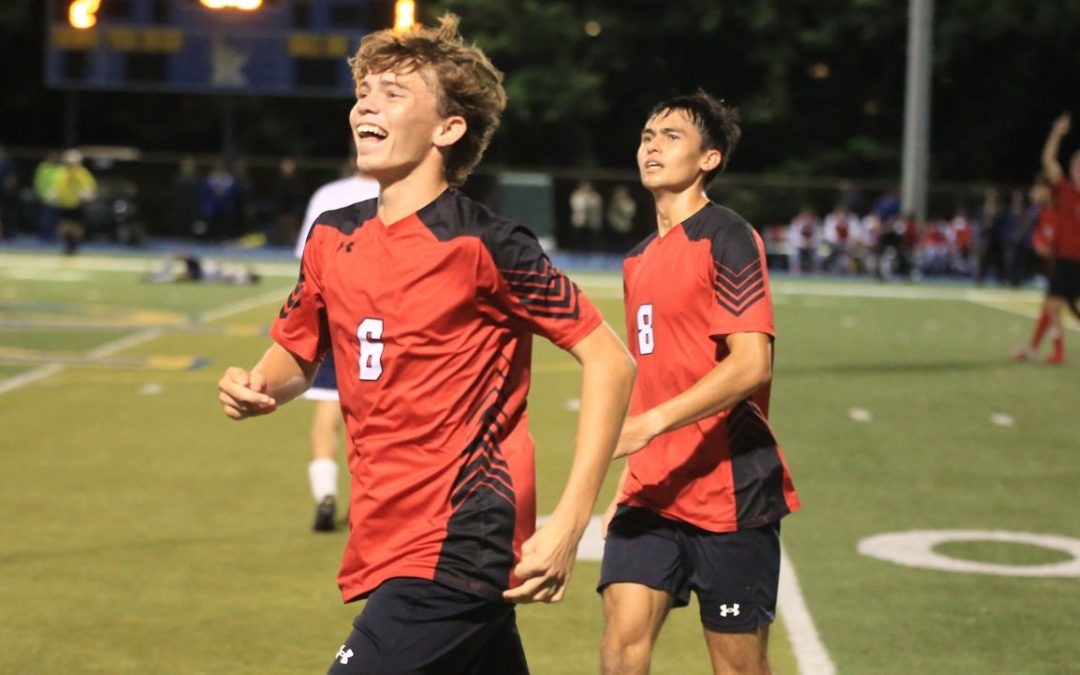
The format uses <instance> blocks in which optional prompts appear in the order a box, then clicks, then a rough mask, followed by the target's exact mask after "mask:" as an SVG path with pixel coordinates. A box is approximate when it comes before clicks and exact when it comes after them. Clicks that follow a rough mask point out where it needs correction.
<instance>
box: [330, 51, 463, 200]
mask: <svg viewBox="0 0 1080 675" xmlns="http://www.w3.org/2000/svg"><path fill="white" fill-rule="evenodd" d="M434 82H435V78H434V74H433V73H431V72H430V68H428V67H423V68H420V69H416V70H411V71H407V72H396V71H393V70H388V71H384V72H381V73H368V74H367V75H365V76H364V78H363V79H362V80H360V81H359V82H358V83H357V87H356V104H355V105H354V106H353V108H352V110H351V111H350V113H349V125H350V126H351V127H352V133H353V142H354V143H355V144H356V166H357V168H358V169H360V171H361V172H363V173H365V174H367V175H369V176H371V177H372V178H374V179H375V180H377V181H379V182H380V183H382V184H384V185H385V184H387V183H389V182H393V181H394V180H397V179H400V178H401V177H403V176H406V175H408V174H409V173H411V172H412V171H414V170H415V169H416V168H417V167H421V166H424V167H429V168H432V169H433V170H434V169H436V168H437V169H438V170H440V171H441V167H442V162H443V158H442V155H441V152H440V149H441V148H443V147H448V146H449V145H450V144H452V143H453V142H454V141H455V140H457V138H460V135H461V133H463V131H464V129H463V128H462V129H458V130H457V132H458V133H456V134H455V133H453V132H454V130H455V127H456V126H457V125H461V126H462V127H463V125H464V120H462V119H461V118H460V117H447V118H444V117H442V116H440V115H439V112H438V107H439V106H438V96H437V94H436V92H435V90H434V86H433V83H434ZM448 132H449V133H448Z"/></svg>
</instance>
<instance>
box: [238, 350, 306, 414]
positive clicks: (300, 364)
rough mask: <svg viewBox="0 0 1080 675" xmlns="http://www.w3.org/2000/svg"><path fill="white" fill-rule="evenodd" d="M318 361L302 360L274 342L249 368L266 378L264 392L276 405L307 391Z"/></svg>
mask: <svg viewBox="0 0 1080 675" xmlns="http://www.w3.org/2000/svg"><path fill="white" fill-rule="evenodd" d="M317 369H318V363H312V362H308V361H304V360H302V359H300V358H298V357H297V356H295V355H294V354H292V353H291V352H289V351H288V350H287V349H285V348H284V347H282V346H281V345H279V344H277V343H276V342H275V343H274V344H272V345H271V346H270V348H269V349H267V350H266V353H265V354H263V357H262V358H261V359H259V362H258V363H257V364H255V367H254V368H252V369H251V372H252V373H256V372H257V373H260V374H261V375H262V376H263V377H265V378H266V393H267V395H268V396H270V397H272V398H273V399H274V400H275V401H277V403H278V405H281V404H283V403H286V402H288V401H291V400H292V399H294V398H296V397H297V396H299V395H300V394H302V393H304V392H305V391H307V389H308V388H309V387H310V386H311V381H312V379H313V378H314V377H315V371H316V370H317Z"/></svg>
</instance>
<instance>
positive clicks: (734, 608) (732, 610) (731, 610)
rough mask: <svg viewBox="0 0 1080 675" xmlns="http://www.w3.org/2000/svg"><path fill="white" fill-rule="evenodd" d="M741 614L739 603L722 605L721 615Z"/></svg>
mask: <svg viewBox="0 0 1080 675" xmlns="http://www.w3.org/2000/svg"><path fill="white" fill-rule="evenodd" d="M728 614H730V615H731V616H739V603H737V602H736V603H735V604H733V605H731V606H730V607H728V606H727V605H720V616H727V615H728Z"/></svg>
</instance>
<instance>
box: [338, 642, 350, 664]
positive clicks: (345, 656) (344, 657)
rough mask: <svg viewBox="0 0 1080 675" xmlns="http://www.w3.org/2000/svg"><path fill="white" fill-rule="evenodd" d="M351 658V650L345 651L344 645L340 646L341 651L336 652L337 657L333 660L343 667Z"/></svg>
mask: <svg viewBox="0 0 1080 675" xmlns="http://www.w3.org/2000/svg"><path fill="white" fill-rule="evenodd" d="M352 657H353V650H351V649H346V648H345V645H341V649H339V650H338V652H337V656H335V657H334V658H335V659H337V660H338V663H340V664H341V665H343V666H344V665H345V664H347V663H348V662H349V659H351V658H352Z"/></svg>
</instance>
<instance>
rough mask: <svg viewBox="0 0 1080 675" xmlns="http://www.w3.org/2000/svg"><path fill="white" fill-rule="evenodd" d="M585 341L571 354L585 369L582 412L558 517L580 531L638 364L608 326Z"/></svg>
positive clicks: (615, 438) (597, 488) (606, 463)
mask: <svg viewBox="0 0 1080 675" xmlns="http://www.w3.org/2000/svg"><path fill="white" fill-rule="evenodd" d="M586 341H588V342H589V344H583V345H579V347H576V348H575V349H574V350H573V352H574V356H576V357H577V358H578V359H579V360H580V361H581V363H582V366H583V368H584V372H583V375H582V383H581V412H580V414H579V416H578V432H577V441H576V443H575V448H574V460H573V464H572V466H571V468H570V476H569V477H568V478H567V482H566V489H565V490H564V491H563V494H562V497H561V498H560V499H559V503H558V505H557V506H556V508H555V514H554V515H556V516H559V517H565V518H569V519H571V520H572V521H573V523H574V524H575V526H576V527H578V529H580V530H581V531H584V529H585V526H586V525H587V524H588V521H589V518H590V517H591V515H592V510H593V507H594V506H595V505H596V498H597V495H598V494H599V492H600V487H601V485H602V484H603V482H604V476H605V475H606V474H607V470H608V466H609V464H610V462H611V456H612V452H613V450H614V448H615V443H616V442H617V441H618V438H619V431H620V429H621V428H622V423H623V420H624V419H625V417H626V409H627V407H628V405H629V402H630V391H631V389H632V388H633V384H634V362H633V360H632V359H631V357H630V354H629V352H627V351H626V347H625V346H623V344H622V343H621V342H620V341H619V339H618V338H617V337H615V335H614V333H613V332H612V331H611V329H610V327H608V326H607V325H606V324H604V325H603V326H601V327H600V328H598V329H597V330H596V331H594V333H593V334H592V335H590V336H589V337H587V338H585V340H583V341H582V343H585V342H586Z"/></svg>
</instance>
